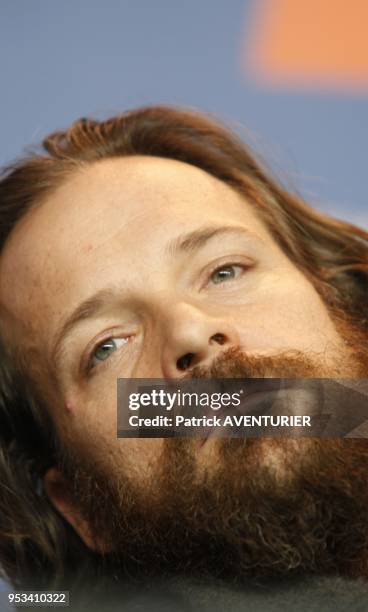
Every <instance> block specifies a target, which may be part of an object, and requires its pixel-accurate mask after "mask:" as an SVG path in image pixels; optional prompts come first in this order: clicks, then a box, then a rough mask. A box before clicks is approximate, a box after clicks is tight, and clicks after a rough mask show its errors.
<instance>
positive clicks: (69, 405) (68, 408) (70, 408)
mask: <svg viewBox="0 0 368 612" xmlns="http://www.w3.org/2000/svg"><path fill="white" fill-rule="evenodd" d="M65 410H66V412H69V413H71V412H74V410H75V405H74V404H73V402H71V401H69V400H68V401H66V402H65Z"/></svg>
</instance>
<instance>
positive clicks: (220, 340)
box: [211, 334, 226, 344]
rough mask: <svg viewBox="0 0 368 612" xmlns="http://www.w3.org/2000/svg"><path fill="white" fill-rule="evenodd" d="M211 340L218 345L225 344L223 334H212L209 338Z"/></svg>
mask: <svg viewBox="0 0 368 612" xmlns="http://www.w3.org/2000/svg"><path fill="white" fill-rule="evenodd" d="M211 340H214V341H215V342H217V343H218V344H225V341H226V338H225V336H224V334H214V335H213V336H211Z"/></svg>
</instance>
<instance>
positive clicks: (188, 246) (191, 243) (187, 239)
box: [165, 225, 261, 257]
mask: <svg viewBox="0 0 368 612" xmlns="http://www.w3.org/2000/svg"><path fill="white" fill-rule="evenodd" d="M226 234H228V235H230V234H233V235H235V234H238V235H239V234H242V235H243V237H244V236H246V237H248V238H251V239H253V240H255V239H256V240H258V241H260V240H261V237H260V236H258V235H256V234H254V233H253V232H250V231H249V230H248V229H245V228H244V227H241V226H237V225H225V226H213V225H211V226H203V227H200V228H198V229H196V230H194V231H192V232H188V233H187V234H183V235H182V236H179V237H178V238H174V240H172V241H171V242H169V244H168V245H167V246H166V248H165V252H166V253H167V254H168V255H169V256H170V257H174V256H175V255H178V254H179V253H193V252H195V251H198V250H199V249H200V248H202V247H203V246H204V245H205V244H206V243H207V242H208V241H209V240H211V239H212V238H215V237H216V236H219V235H226Z"/></svg>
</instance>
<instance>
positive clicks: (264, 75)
mask: <svg viewBox="0 0 368 612" xmlns="http://www.w3.org/2000/svg"><path fill="white" fill-rule="evenodd" d="M254 3H255V4H254V6H255V9H256V10H257V13H256V19H255V20H254V23H253V26H254V27H253V31H251V38H252V42H251V46H249V44H248V45H247V47H246V51H245V52H246V56H247V57H246V69H249V68H250V69H251V72H252V73H253V75H255V76H257V77H258V78H260V79H262V80H266V81H273V82H279V83H281V84H282V83H286V84H287V83H296V84H299V85H305V86H310V85H316V86H321V85H322V86H324V87H329V86H342V87H344V88H355V87H359V88H360V87H364V88H366V87H367V86H368V31H367V30H368V0H305V1H304V0H268V1H267V0H263V1H262V0H254Z"/></svg>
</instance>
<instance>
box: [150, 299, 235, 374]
mask: <svg viewBox="0 0 368 612" xmlns="http://www.w3.org/2000/svg"><path fill="white" fill-rule="evenodd" d="M164 339H165V343H164V346H163V349H162V363H161V367H162V372H163V375H164V377H165V378H181V377H182V376H183V375H184V374H187V373H188V372H189V371H190V370H191V369H192V368H193V367H194V366H197V365H202V366H209V365H210V364H211V363H212V361H213V360H214V358H215V357H217V356H218V355H219V354H220V353H221V352H223V351H224V350H227V349H229V348H230V347H232V346H238V345H239V337H238V334H237V332H236V330H235V328H234V327H233V326H232V325H231V323H229V322H228V321H226V320H225V318H221V317H214V316H209V315H208V314H207V313H204V312H202V311H201V310H200V309H199V308H197V307H195V306H192V305H190V304H179V305H176V306H174V307H172V308H171V312H170V315H169V317H167V318H166V319H165V331H164Z"/></svg>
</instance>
